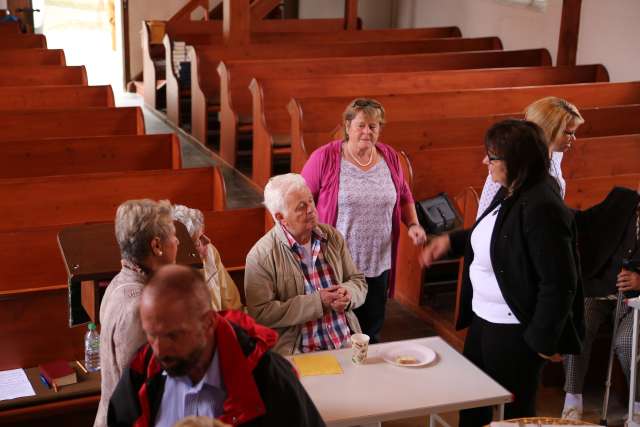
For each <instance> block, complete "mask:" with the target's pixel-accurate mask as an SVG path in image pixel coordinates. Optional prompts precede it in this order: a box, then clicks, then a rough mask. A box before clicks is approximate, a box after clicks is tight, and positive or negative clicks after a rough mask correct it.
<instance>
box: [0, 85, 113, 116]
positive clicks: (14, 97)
mask: <svg viewBox="0 0 640 427" xmlns="http://www.w3.org/2000/svg"><path fill="white" fill-rule="evenodd" d="M0 92H1V93H2V97H0V111H2V110H47V109H67V108H77V107H115V102H114V99H113V91H112V90H111V86H80V85H76V86H71V85H68V86H7V87H3V88H1V89H0Z"/></svg>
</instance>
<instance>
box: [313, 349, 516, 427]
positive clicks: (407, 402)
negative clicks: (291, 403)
mask: <svg viewBox="0 0 640 427" xmlns="http://www.w3.org/2000/svg"><path fill="white" fill-rule="evenodd" d="M400 342H403V341H396V342H391V343H385V344H375V345H371V346H369V354H368V359H367V362H366V364H364V365H360V366H356V365H354V364H353V363H352V362H351V349H344V350H333V351H330V353H331V354H333V355H335V356H336V358H337V359H338V362H339V363H340V366H341V367H342V370H343V371H344V373H343V374H341V375H321V376H307V377H302V378H301V381H302V384H303V385H304V387H305V389H306V390H307V392H308V393H309V395H310V396H311V398H312V399H313V401H314V403H315V404H316V406H317V407H318V410H319V411H320V414H321V415H322V418H323V419H324V420H325V422H326V423H327V425H329V426H332V427H338V426H345V427H346V426H354V425H362V424H373V423H379V422H382V421H389V420H397V419H403V418H410V417H418V416H427V415H430V414H438V413H443V412H451V411H457V410H460V409H467V408H475V407H479V406H489V405H499V406H500V419H502V416H503V414H504V404H505V403H507V402H510V401H511V399H512V396H511V393H510V392H509V391H507V390H506V389H505V388H503V387H502V386H501V385H499V384H498V383H497V382H495V381H494V380H493V379H491V378H490V377H489V376H488V375H486V374H485V373H484V372H482V371H481V370H480V369H478V368H476V367H475V366H474V365H473V364H472V363H471V362H469V361H468V360H467V359H465V358H464V357H463V356H462V355H461V354H460V353H458V352H457V351H456V350H454V349H453V348H452V347H451V346H449V345H448V344H447V343H446V342H444V340H442V338H440V337H431V338H421V339H417V340H410V341H406V342H415V343H420V344H423V345H425V346H427V347H429V348H431V349H432V350H434V351H435V352H436V354H437V355H438V357H437V359H436V361H435V362H433V363H431V364H429V365H427V366H423V367H399V366H394V365H391V364H389V363H387V362H385V361H384V360H383V359H382V358H381V357H380V354H381V351H382V350H383V349H384V348H385V347H387V346H393V345H397V344H398V343H400ZM436 418H437V419H438V421H440V422H443V421H442V419H440V418H439V417H431V425H432V426H433V425H434V422H435V419H436Z"/></svg>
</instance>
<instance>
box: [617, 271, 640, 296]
mask: <svg viewBox="0 0 640 427" xmlns="http://www.w3.org/2000/svg"><path fill="white" fill-rule="evenodd" d="M616 286H617V287H618V290H619V291H621V292H627V291H640V274H638V273H636V272H634V271H629V270H621V271H620V273H618V280H617V282H616Z"/></svg>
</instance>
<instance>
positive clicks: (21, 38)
mask: <svg viewBox="0 0 640 427" xmlns="http://www.w3.org/2000/svg"><path fill="white" fill-rule="evenodd" d="M46 48H47V38H46V37H45V36H43V35H42V34H16V35H9V34H3V35H2V37H0V49H2V51H3V52H4V51H7V50H13V49H46Z"/></svg>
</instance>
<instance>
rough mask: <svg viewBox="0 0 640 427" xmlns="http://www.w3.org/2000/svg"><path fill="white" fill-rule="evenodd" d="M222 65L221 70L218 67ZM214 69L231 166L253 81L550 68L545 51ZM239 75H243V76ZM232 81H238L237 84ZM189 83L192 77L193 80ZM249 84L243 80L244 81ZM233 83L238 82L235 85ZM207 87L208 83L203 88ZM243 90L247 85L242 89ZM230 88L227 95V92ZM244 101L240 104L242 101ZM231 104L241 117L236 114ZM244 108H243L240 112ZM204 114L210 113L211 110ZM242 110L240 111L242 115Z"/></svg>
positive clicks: (249, 63)
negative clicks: (292, 77)
mask: <svg viewBox="0 0 640 427" xmlns="http://www.w3.org/2000/svg"><path fill="white" fill-rule="evenodd" d="M222 64H224V65H222ZM222 64H221V65H220V66H219V68H218V73H219V74H220V85H221V88H220V103H221V105H220V110H221V111H220V113H221V119H222V121H223V122H224V124H223V134H222V135H221V143H220V155H221V156H222V157H223V158H224V159H225V160H226V161H227V162H228V163H230V164H233V165H235V164H236V163H235V162H236V147H235V143H236V140H237V134H238V127H241V128H242V130H245V131H246V128H248V127H249V128H250V126H248V123H250V121H251V114H252V113H251V112H250V111H252V110H250V109H249V108H250V105H249V104H247V103H248V102H249V101H248V99H249V96H250V94H249V92H248V91H247V90H246V87H245V88H243V87H242V85H243V84H244V82H245V81H247V82H248V81H251V79H252V78H254V77H257V78H268V79H270V78H281V77H282V76H298V75H299V76H301V77H304V76H308V77H316V76H317V77H320V76H323V75H327V74H330V75H334V74H349V73H353V72H354V70H358V72H359V73H391V72H413V71H420V72H425V71H433V70H445V69H464V68H471V69H473V68H493V67H519V66H540V65H550V64H551V60H550V57H549V53H548V52H547V51H546V50H544V49H534V50H527V51H508V52H503V51H488V52H483V53H479V52H464V53H444V54H414V55H388V56H375V57H373V56H372V57H352V58H339V57H337V58H317V59H313V58H309V59H287V60H282V59H272V60H233V61H224V62H223V63H222ZM244 70H247V71H246V72H244ZM236 75H237V78H236ZM192 77H193V75H192ZM247 79H248V80H247ZM234 82H242V83H241V84H236V83H234ZM207 84H211V82H210V81H209V82H207ZM247 85H248V83H247ZM228 88H231V89H228ZM230 90H231V91H232V92H233V94H234V95H233V96H234V97H235V94H236V93H239V94H243V95H242V98H240V100H239V101H238V102H236V101H235V100H231V97H230V96H229V93H230V92H229V91H230ZM207 93H208V94H210V95H211V96H212V97H213V99H215V93H216V89H215V88H212V87H211V88H209V89H207ZM194 96H195V97H199V98H200V101H193V99H192V105H193V106H194V108H195V105H196V103H197V104H198V105H201V106H202V105H203V103H205V102H206V101H205V98H206V96H205V94H204V93H202V92H201V91H198V90H196V91H195V92H194ZM243 100H245V101H243ZM236 104H238V108H240V109H241V110H240V111H241V113H237V112H236V111H235V110H236V109H237V108H236ZM243 105H244V107H243ZM209 108H212V106H211V105H210V106H209ZM243 110H244V111H243ZM202 116H203V113H202V112H197V111H196V113H194V114H192V118H193V123H194V126H195V123H196V121H197V123H199V125H198V126H200V128H201V129H200V131H198V130H197V128H198V127H197V126H196V130H195V131H194V132H192V133H193V134H194V136H196V135H197V134H198V132H200V133H202V132H203V129H204V128H202V126H204V125H206V124H207V123H206V120H205V117H202Z"/></svg>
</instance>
